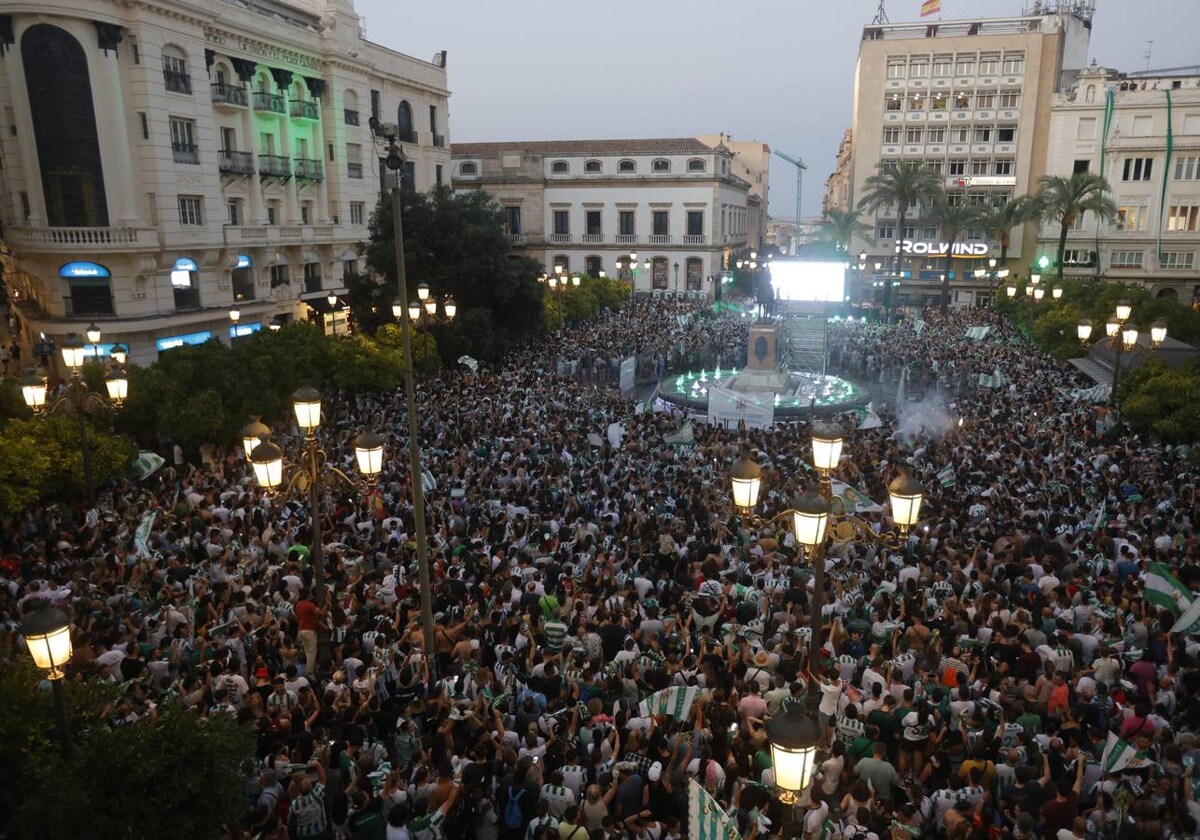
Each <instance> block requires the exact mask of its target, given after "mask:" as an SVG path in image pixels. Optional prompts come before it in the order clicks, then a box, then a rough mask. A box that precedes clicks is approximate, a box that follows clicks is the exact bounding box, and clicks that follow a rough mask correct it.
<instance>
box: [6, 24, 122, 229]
mask: <svg viewBox="0 0 1200 840" xmlns="http://www.w3.org/2000/svg"><path fill="white" fill-rule="evenodd" d="M21 61H22V64H23V65H24V68H25V87H26V91H27V95H28V97H29V110H30V116H31V117H32V119H33V137H34V141H35V143H36V144H37V154H38V163H39V164H40V165H41V170H42V196H43V199H44V201H45V206H46V224H48V225H51V226H53V227H74V226H79V227H84V226H87V227H108V202H107V199H106V197H105V193H104V170H103V168H102V166H101V163H100V138H99V134H98V132H97V130H96V111H95V103H94V102H93V101H92V82H91V79H90V77H89V76H88V65H87V55H86V54H85V53H84V51H83V47H82V46H80V44H79V42H78V41H76V40H75V38H74V36H72V35H71V34H70V33H68V32H67V31H66V30H64V29H60V28H59V27H57V26H51V25H50V24H48V23H38V24H34V25H33V26H31V27H29V28H28V29H26V30H25V34H24V35H22V36H21Z"/></svg>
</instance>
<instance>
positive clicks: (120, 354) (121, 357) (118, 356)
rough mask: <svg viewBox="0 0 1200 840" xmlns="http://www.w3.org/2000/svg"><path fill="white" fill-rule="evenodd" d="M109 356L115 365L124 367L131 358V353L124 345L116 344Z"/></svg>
mask: <svg viewBox="0 0 1200 840" xmlns="http://www.w3.org/2000/svg"><path fill="white" fill-rule="evenodd" d="M109 356H110V357H111V358H112V360H113V362H114V363H116V364H118V365H123V364H125V360H126V359H128V358H129V351H128V350H127V349H126V348H125V345H124V344H114V345H113V348H112V352H111V353H109Z"/></svg>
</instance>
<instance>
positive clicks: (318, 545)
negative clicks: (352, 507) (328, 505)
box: [242, 385, 383, 606]
mask: <svg viewBox="0 0 1200 840" xmlns="http://www.w3.org/2000/svg"><path fill="white" fill-rule="evenodd" d="M292 410H293V411H294V412H295V414H296V425H297V426H299V428H300V430H301V431H302V432H304V453H303V458H302V460H301V463H299V464H297V465H295V466H294V467H293V468H292V470H291V475H290V476H285V475H284V463H283V451H282V450H281V449H280V448H279V447H278V446H276V445H275V444H273V443H271V442H270V441H269V440H265V439H263V440H262V442H261V443H259V444H258V445H257V446H255V447H254V448H253V449H251V450H250V464H251V466H252V467H253V469H254V477H255V479H256V480H257V481H258V483H259V484H260V485H262V487H263V488H264V489H266V490H277V489H282V490H283V492H285V493H286V492H289V491H291V490H292V489H293V488H296V489H299V490H300V491H301V492H303V491H305V490H307V491H308V493H309V499H308V503H309V515H310V517H311V521H312V527H311V539H310V542H311V543H312V545H310V546H309V555H308V556H309V560H310V561H311V562H312V567H313V589H314V590H315V591H314V593H313V596H314V600H315V601H316V603H317V606H324V605H325V559H324V542H323V539H322V536H321V520H322V518H323V515H322V512H321V486H322V485H323V484H325V483H333V482H334V481H335V480H340V481H341V482H342V483H343V484H345V485H346V486H347V487H349V488H351V489H355V490H360V489H363V488H364V487H365V482H362V481H357V480H355V479H353V478H351V477H350V476H349V475H347V474H346V473H344V472H342V471H341V470H340V469H338V468H337V467H335V466H333V465H331V464H330V463H329V458H328V457H327V456H326V454H325V452H324V450H322V449H321V447H320V444H319V443H318V441H317V430H318V429H319V428H320V427H321V392H320V391H318V390H317V389H316V388H313V387H312V386H310V385H304V386H302V387H300V388H298V389H297V390H296V392H295V393H294V394H293V395H292ZM265 428H266V427H265V426H262V425H261V424H260V423H259V421H258V420H257V419H255V420H252V421H251V422H250V423H249V424H248V425H247V426H246V427H245V428H244V429H243V430H242V446H243V447H248V446H249V441H250V438H251V435H252V433H253V432H255V431H257V432H259V433H260V434H261V432H262V429H265ZM267 433H268V434H269V433H270V430H269V429H267ZM354 450H355V451H354V454H355V460H356V461H357V463H358V468H359V472H360V473H362V475H363V476H364V478H366V479H367V480H370V479H372V478H374V477H375V476H377V475H378V474H379V472H380V470H382V469H383V439H382V438H380V437H379V436H378V435H377V434H375V433H374V432H364V433H363V434H360V435H359V436H358V437H357V438H356V439H355V442H354Z"/></svg>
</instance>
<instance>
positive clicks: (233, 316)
mask: <svg viewBox="0 0 1200 840" xmlns="http://www.w3.org/2000/svg"><path fill="white" fill-rule="evenodd" d="M241 318H242V313H241V310H239V309H237V308H236V307H235V308H233V309H230V310H229V320H230V321H232V322H233V323H235V324H236V323H237V322H238V321H240V320H241Z"/></svg>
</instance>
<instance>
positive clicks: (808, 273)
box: [771, 260, 846, 303]
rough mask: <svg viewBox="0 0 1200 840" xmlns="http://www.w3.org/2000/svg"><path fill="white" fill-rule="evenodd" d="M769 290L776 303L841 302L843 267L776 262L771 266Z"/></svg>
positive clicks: (801, 262)
mask: <svg viewBox="0 0 1200 840" xmlns="http://www.w3.org/2000/svg"><path fill="white" fill-rule="evenodd" d="M771 288H772V289H773V290H774V292H775V297H776V298H777V299H778V300H807V301H835V302H838V303H840V302H841V301H843V300H845V298H846V264H845V263H844V262H826V261H816V260H804V261H800V260H797V261H795V262H792V261H784V260H775V261H773V262H772V263H771Z"/></svg>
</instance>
